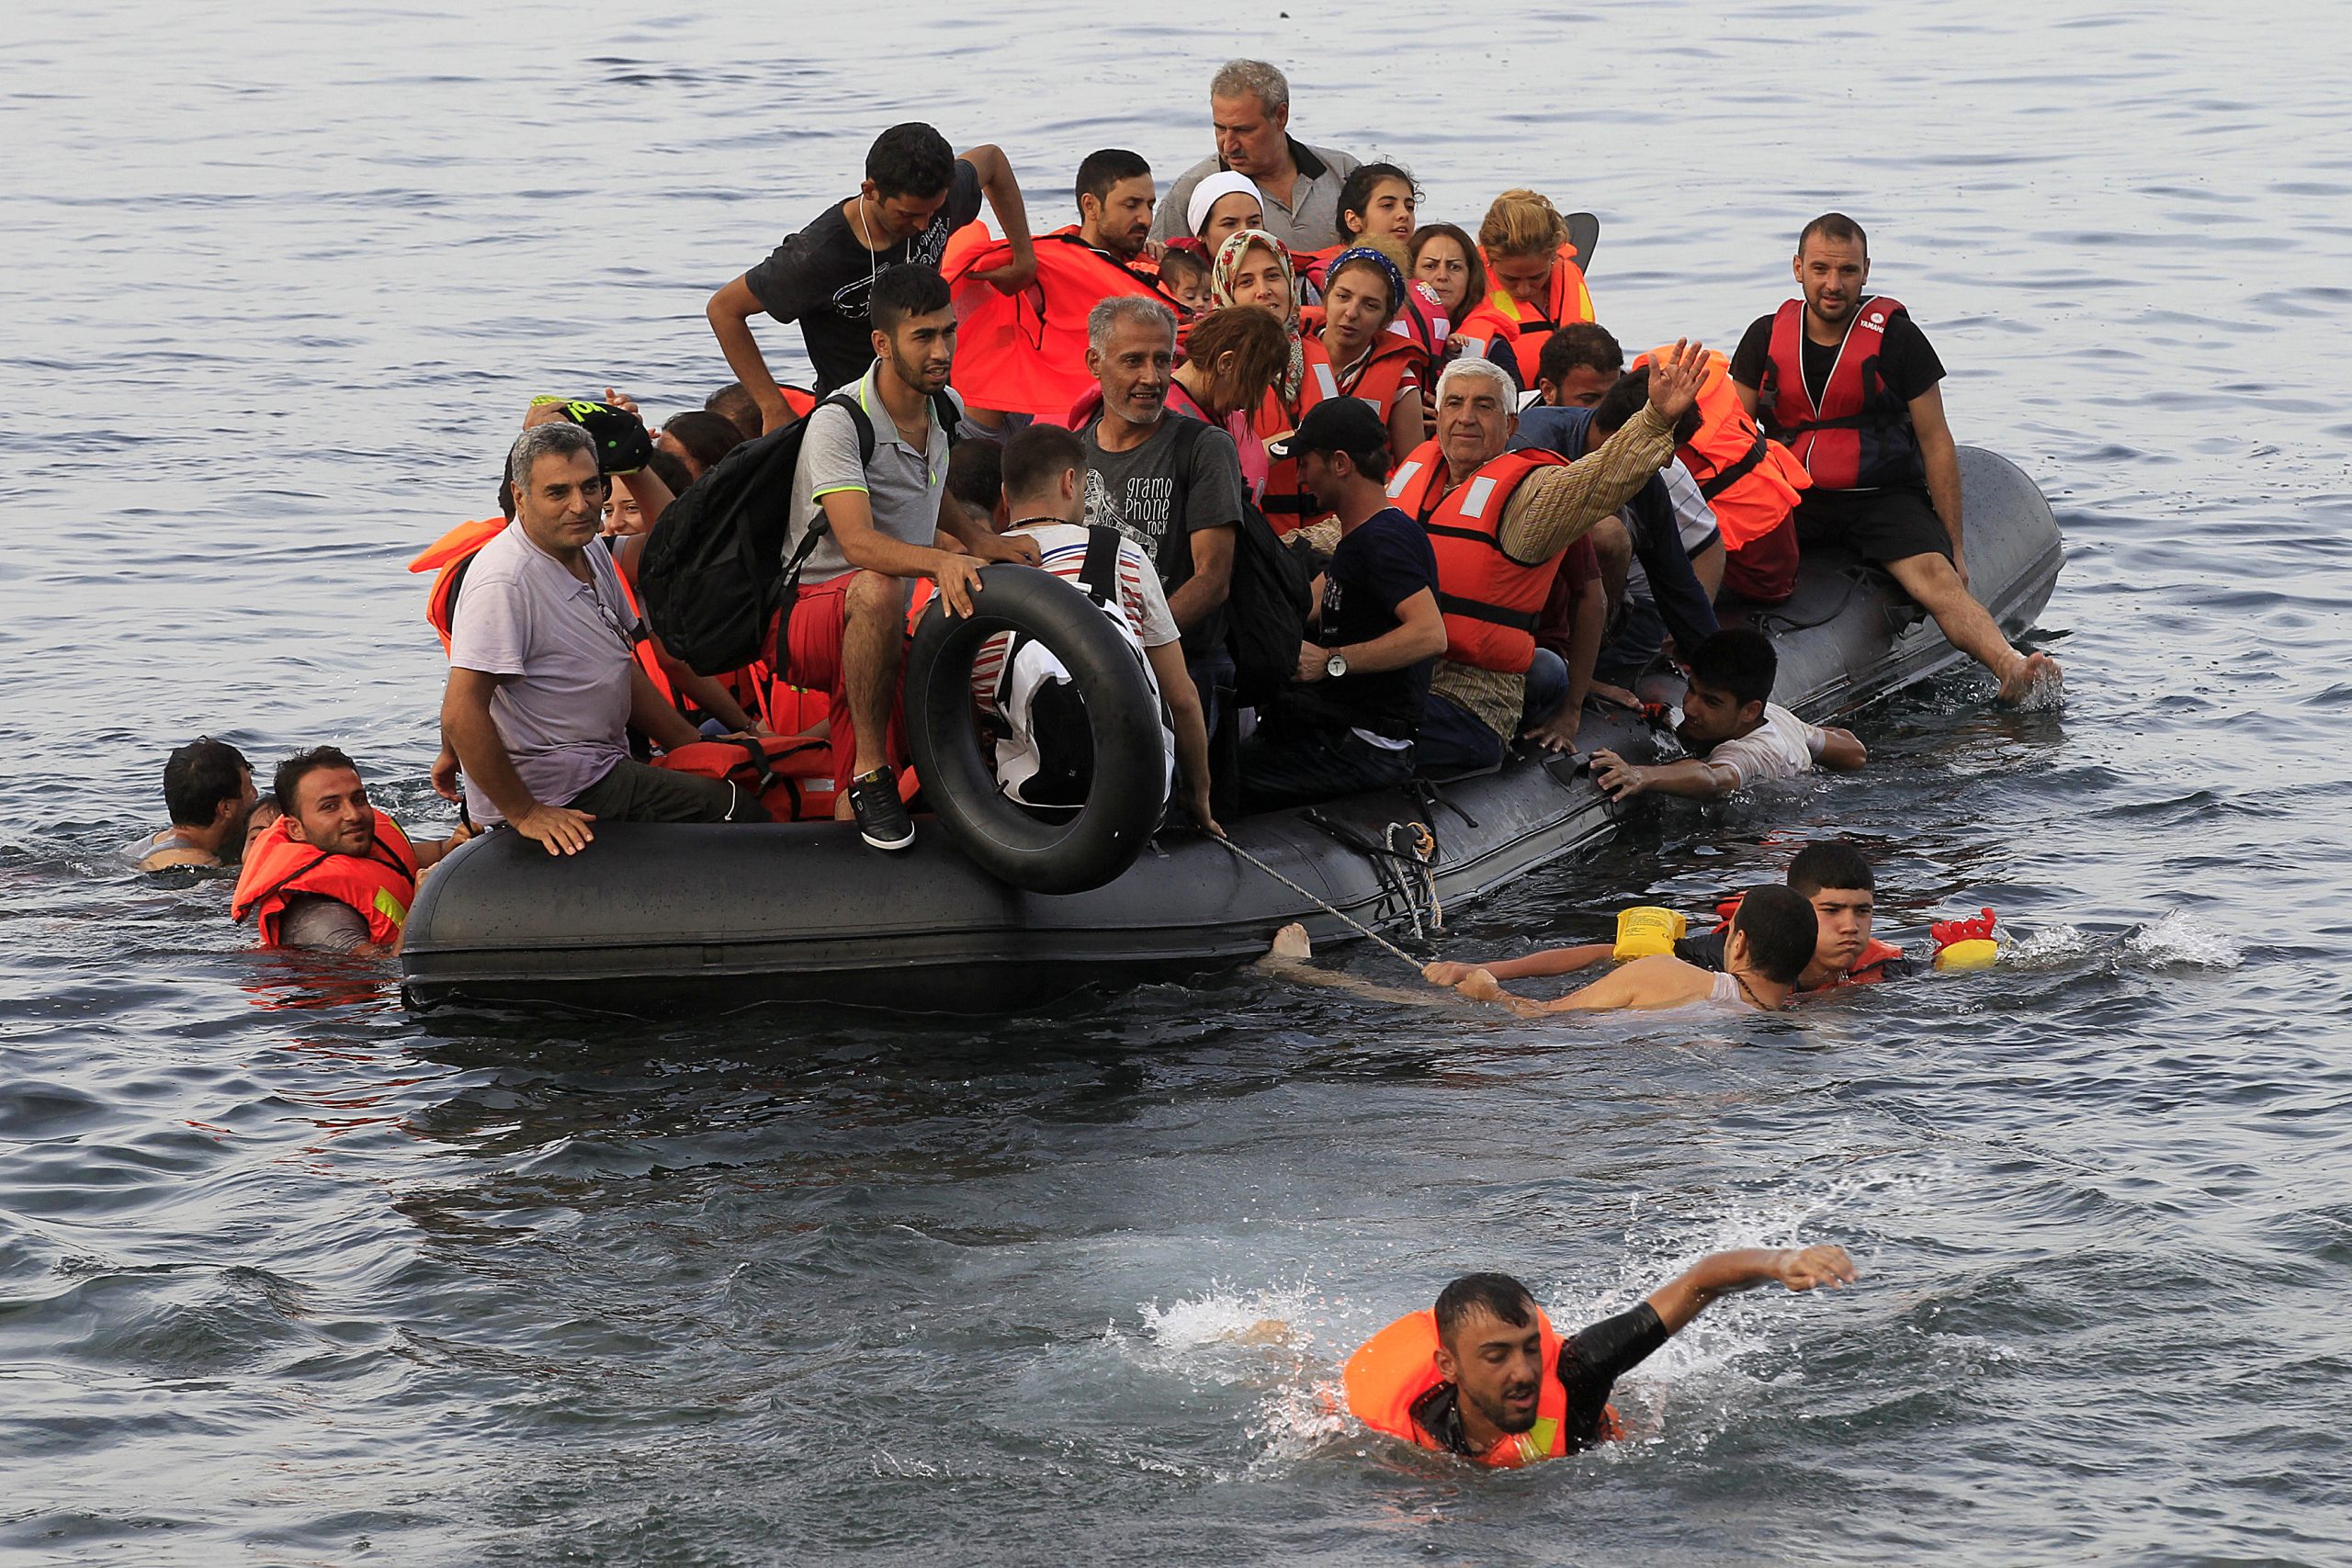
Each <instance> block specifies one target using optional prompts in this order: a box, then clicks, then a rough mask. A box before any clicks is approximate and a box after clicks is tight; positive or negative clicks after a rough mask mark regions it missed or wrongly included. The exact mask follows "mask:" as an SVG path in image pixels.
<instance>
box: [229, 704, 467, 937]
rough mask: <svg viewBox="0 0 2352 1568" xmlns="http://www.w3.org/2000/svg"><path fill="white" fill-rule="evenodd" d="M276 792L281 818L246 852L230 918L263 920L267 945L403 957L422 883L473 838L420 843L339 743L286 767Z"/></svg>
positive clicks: (259, 923)
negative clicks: (384, 806) (372, 794)
mask: <svg viewBox="0 0 2352 1568" xmlns="http://www.w3.org/2000/svg"><path fill="white" fill-rule="evenodd" d="M271 794H272V797H273V799H274V801H275V803H276V805H277V808H278V812H279V815H278V817H277V820H275V821H273V822H271V823H270V825H269V826H268V827H267V828H266V829H263V830H261V831H260V832H259V833H257V834H256V835H255V836H254V840H253V841H252V843H251V844H250V846H249V847H248V848H247V849H246V852H245V863H244V869H243V872H242V873H241V874H239V876H238V878H237V891H236V894H235V896H234V897H233V898H232V900H231V901H230V905H229V918H230V919H233V920H236V921H238V922H239V923H241V924H242V923H243V921H244V920H246V919H252V920H253V921H254V925H255V927H256V929H257V930H258V931H260V933H261V940H262V945H263V946H265V947H309V948H316V949H319V950H321V951H323V952H328V953H349V954H352V955H355V956H359V957H379V956H382V955H385V954H388V953H398V952H399V951H400V946H401V931H402V930H403V928H404V927H405V926H406V925H407V923H408V911H409V906H410V905H411V904H413V903H414V902H415V899H416V885H417V881H418V879H419V878H420V877H422V876H423V875H424V873H425V872H426V871H428V870H430V869H431V868H432V867H433V866H435V865H437V864H438V863H440V862H441V860H442V859H443V858H444V857H445V856H447V854H448V853H449V852H450V851H452V850H454V849H456V848H457V847H458V845H459V844H462V843H464V842H465V841H466V840H468V839H469V838H471V837H472V836H473V834H472V831H471V830H470V829H467V828H464V827H460V828H459V829H458V830H457V831H456V832H455V833H452V834H451V835H450V836H449V837H447V839H441V840H425V841H424V842H422V843H413V842H412V841H411V840H410V839H409V837H408V835H407V834H405V833H403V832H401V829H400V824H398V823H396V822H394V821H393V820H392V819H391V818H390V817H389V816H387V815H386V814H385V813H383V812H382V811H379V810H378V809H377V808H376V807H375V806H374V805H373V804H372V803H371V802H370V801H369V800H368V786H367V785H366V784H363V783H362V782H361V781H360V777H359V769H358V767H357V766H356V764H355V763H354V762H353V761H352V760H351V759H350V758H349V757H347V756H345V754H344V753H343V752H341V751H339V750H336V749H335V748H334V747H332V746H318V747H313V748H312V749H311V750H308V751H300V752H297V753H296V754H295V755H293V756H291V757H288V759H286V761H283V762H281V763H279V764H278V767H277V778H276V780H275V781H274V783H273V785H272V790H271Z"/></svg>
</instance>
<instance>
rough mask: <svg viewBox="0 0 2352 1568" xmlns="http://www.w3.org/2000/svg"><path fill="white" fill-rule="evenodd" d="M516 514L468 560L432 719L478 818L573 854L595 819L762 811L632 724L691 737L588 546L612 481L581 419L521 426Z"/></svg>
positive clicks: (602, 558)
mask: <svg viewBox="0 0 2352 1568" xmlns="http://www.w3.org/2000/svg"><path fill="white" fill-rule="evenodd" d="M506 477H507V481H508V483H509V484H510V485H511V486H512V487H513V489H514V494H515V526H514V527H511V528H508V529H506V530H505V531H504V532H503V533H502V534H500V535H499V536H497V537H496V538H494V539H492V541H491V542H490V543H489V544H487V545H485V546H483V547H482V548H481V553H480V554H479V555H477V556H476V557H475V558H474V560H473V564H472V566H471V567H470V568H469V570H468V571H467V574H466V587H465V592H464V593H463V595H461V596H460V597H459V599H458V612H457V617H456V621H455V624H454V625H453V626H452V627H451V629H450V637H449V685H448V690H447V694H445V695H444V696H443V698H442V702H441V727H442V731H443V733H444V734H445V735H446V736H447V739H448V743H449V746H450V748H451V749H452V750H454V751H455V752H456V753H457V759H458V766H459V768H460V769H462V770H463V772H464V773H465V781H466V806H467V809H468V811H469V813H470V815H471V817H472V819H473V821H474V822H475V823H476V824H478V825H481V826H485V827H487V826H492V825H494V824H497V823H502V822H503V823H504V824H505V825H506V826H507V827H510V828H512V829H515V831H516V832H518V833H520V834H522V835H523V836H524V837H525V838H526V839H532V840H537V842H539V843H541V844H544V845H546V846H547V851H548V853H549V854H576V853H578V852H580V851H581V850H582V848H584V847H585V846H586V845H587V843H588V842H589V840H591V839H593V838H594V836H595V834H594V830H593V829H591V827H590V826H589V824H591V823H592V822H594V821H596V820H598V819H600V818H601V819H603V820H605V821H607V822H720V821H739V822H740V821H764V820H766V816H767V814H766V813H765V812H764V811H763V810H762V809H761V807H760V805H759V803H758V802H757V801H756V800H754V799H752V797H751V796H749V795H742V794H741V793H740V792H738V791H737V790H736V789H735V787H734V786H733V785H732V784H728V783H726V782H725V781H723V780H718V779H706V778H698V777H695V775H693V774H690V773H673V772H671V771H669V770H667V769H663V768H654V767H648V766H647V765H646V764H644V763H642V762H639V761H635V760H633V759H632V758H631V757H630V756H629V754H628V730H629V728H631V727H632V726H634V727H635V728H637V729H638V730H639V732H641V733H642V734H644V735H645V737H646V738H647V739H650V740H651V741H652V742H653V744H654V745H656V746H659V747H662V749H664V750H667V749H670V748H673V747H677V746H684V745H688V744H691V743H692V742H694V741H695V740H698V739H701V736H700V735H699V733H698V732H697V731H696V730H695V728H694V726H693V725H691V724H688V723H687V722H686V720H685V719H684V717H683V716H680V714H679V713H678V710H677V709H676V708H674V707H673V706H672V705H670V703H669V702H668V701H667V700H666V699H664V698H663V697H662V694H661V693H660V692H658V691H657V690H655V689H654V686H653V683H652V682H650V681H649V680H648V679H647V678H646V675H645V671H643V670H642V669H641V668H639V665H638V662H637V660H636V659H635V658H634V657H632V652H633V649H634V648H635V646H636V643H637V640H638V639H639V637H643V636H644V635H645V630H644V627H643V626H642V625H641V624H640V623H639V620H638V618H637V616H636V615H635V613H634V612H633V611H631V610H630V608H629V605H628V599H627V598H625V597H624V596H623V594H622V592H621V585H620V579H619V576H618V575H617V574H616V571H615V570H614V567H613V560H612V557H611V555H610V553H609V552H607V551H605V550H602V549H591V548H589V546H590V545H592V544H594V541H595V538H596V534H597V531H598V529H599V528H600V527H601V526H602V525H603V520H604V506H605V487H606V485H607V484H608V483H609V482H610V481H609V480H608V479H606V478H605V475H604V473H603V471H602V470H601V468H600V467H599V465H598V463H597V458H596V443H595V441H594V438H593V437H592V436H591V435H590V434H589V433H588V432H587V431H585V430H583V429H582V428H581V427H580V426H579V425H577V424H572V423H563V422H561V421H551V422H548V423H538V424H533V425H531V426H530V427H529V428H527V429H526V430H525V431H524V432H523V434H522V437H521V439H519V440H517V441H516V442H515V448H514V451H513V452H512V453H511V454H510V455H509V456H508V458H507V463H506Z"/></svg>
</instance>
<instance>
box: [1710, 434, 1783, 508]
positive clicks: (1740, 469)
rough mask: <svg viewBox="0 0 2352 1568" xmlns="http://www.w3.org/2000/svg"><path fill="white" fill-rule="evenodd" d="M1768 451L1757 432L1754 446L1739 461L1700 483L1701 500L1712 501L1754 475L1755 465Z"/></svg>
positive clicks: (1762, 459)
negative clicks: (1750, 475)
mask: <svg viewBox="0 0 2352 1568" xmlns="http://www.w3.org/2000/svg"><path fill="white" fill-rule="evenodd" d="M1769 451H1770V448H1769V447H1767V446H1765V444H1764V436H1763V434H1762V433H1761V432H1760V431H1759V432H1758V434H1757V437H1756V444H1755V445H1754V446H1750V447H1748V449H1747V454H1746V455H1745V456H1743V457H1741V458H1740V459H1739V461H1737V462H1736V463H1734V464H1733V465H1732V466H1731V467H1729V468H1725V469H1724V470H1723V472H1721V473H1719V474H1717V475H1715V476H1714V477H1713V479H1703V480H1702V481H1701V482H1700V485H1699V494H1700V496H1701V498H1702V499H1703V500H1707V501H1713V500H1714V499H1715V497H1717V496H1719V495H1721V494H1723V492H1724V491H1727V490H1729V489H1731V487H1732V486H1734V485H1736V484H1737V483H1738V482H1739V481H1740V480H1742V479H1746V478H1747V476H1748V475H1749V474H1752V473H1754V472H1755V471H1756V468H1757V465H1758V464H1759V463H1761V462H1763V461H1764V458H1765V457H1766V455H1767V454H1768V452H1769Z"/></svg>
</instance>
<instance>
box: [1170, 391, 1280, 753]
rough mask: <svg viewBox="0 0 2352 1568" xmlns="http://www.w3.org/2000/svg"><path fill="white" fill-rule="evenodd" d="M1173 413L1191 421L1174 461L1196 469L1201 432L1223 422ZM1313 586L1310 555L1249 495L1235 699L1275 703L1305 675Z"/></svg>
mask: <svg viewBox="0 0 2352 1568" xmlns="http://www.w3.org/2000/svg"><path fill="white" fill-rule="evenodd" d="M1170 417H1172V418H1175V419H1179V420H1182V422H1183V423H1182V424H1179V425H1178V426H1177V428H1176V437H1175V439H1176V450H1175V463H1174V465H1173V466H1174V468H1176V470H1177V472H1178V473H1180V474H1189V473H1190V472H1191V468H1192V457H1193V443H1194V442H1195V441H1196V440H1197V439H1198V438H1199V436H1200V434H1201V432H1203V431H1204V430H1214V429H1216V428H1218V427H1217V426H1215V425H1211V424H1205V423H1202V422H1201V421H1199V420H1197V419H1193V418H1192V417H1191V416H1190V415H1186V414H1175V415H1171V416H1170ZM1171 537H1175V536H1171ZM1183 547H1186V548H1189V546H1183ZM1313 586H1314V584H1313V581H1312V580H1311V578H1310V577H1309V574H1308V572H1307V570H1306V563H1305V562H1304V561H1303V560H1302V559H1301V558H1300V557H1299V556H1298V555H1297V554H1296V553H1295V552H1294V551H1292V550H1291V549H1289V548H1288V547H1285V546H1284V545H1283V541H1282V537H1281V536H1279V535H1278V534H1276V533H1275V532H1274V530H1273V525H1272V524H1270V523H1268V522H1267V521H1266V514H1265V513H1263V512H1261V511H1260V510H1258V506H1257V503H1256V502H1252V501H1250V498H1249V497H1248V496H1247V495H1244V496H1243V497H1242V498H1241V524H1240V526H1238V528H1236V529H1235V530H1234V538H1233V576H1232V580H1231V582H1230V584H1229V586H1228V587H1227V589H1226V599H1225V626H1226V634H1225V640H1226V647H1227V649H1229V650H1230V651H1231V652H1232V654H1233V684H1234V696H1235V700H1236V701H1238V703H1239V704H1240V705H1242V706H1244V707H1264V706H1266V705H1269V704H1271V703H1272V701H1273V700H1274V698H1275V697H1276V696H1277V695H1278V694H1280V693H1281V692H1282V690H1283V687H1285V686H1287V685H1289V684H1290V682H1291V681H1292V680H1293V679H1294V678H1295V676H1296V675H1297V673H1298V645H1299V644H1300V643H1302V642H1304V641H1306V617H1307V615H1308V612H1309V611H1311V610H1312V609H1313V608H1314V599H1313V594H1312V592H1311V590H1312V588H1313Z"/></svg>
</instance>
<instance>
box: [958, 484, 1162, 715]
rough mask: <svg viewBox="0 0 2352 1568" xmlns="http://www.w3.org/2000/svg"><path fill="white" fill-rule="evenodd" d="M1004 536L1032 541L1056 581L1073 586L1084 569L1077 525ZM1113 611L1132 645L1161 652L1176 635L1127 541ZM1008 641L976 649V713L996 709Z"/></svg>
mask: <svg viewBox="0 0 2352 1568" xmlns="http://www.w3.org/2000/svg"><path fill="white" fill-rule="evenodd" d="M1007 532H1008V533H1012V534H1019V535H1021V536H1023V537H1025V538H1030V539H1034V540H1035V541H1036V544H1037V553H1038V554H1039V555H1040V556H1042V557H1044V560H1043V561H1042V562H1041V563H1040V564H1042V565H1043V566H1044V567H1045V569H1046V570H1047V571H1050V572H1052V573H1053V574H1054V575H1055V576H1056V577H1061V578H1067V579H1069V581H1071V582H1073V583H1075V582H1077V581H1078V580H1079V574H1080V572H1082V571H1083V570H1085V569H1086V546H1087V540H1088V537H1089V535H1088V531H1087V529H1086V528H1085V527H1084V526H1083V525H1080V524H1077V523H1056V522H1045V523H1024V524H1023V525H1020V526H1018V527H1015V528H1012V529H1008V530H1007ZM1119 608H1120V609H1121V610H1122V611H1124V612H1125V615H1126V617H1127V625H1128V626H1129V627H1130V628H1131V629H1132V630H1133V631H1134V632H1135V634H1136V640H1138V641H1139V642H1141V643H1142V644H1143V645H1144V647H1146V648H1163V647H1165V646H1167V645H1168V644H1169V643H1171V642H1174V641H1176V640H1177V638H1178V637H1179V636H1180V635H1181V634H1179V633H1178V631H1177V629H1176V617H1175V616H1173V615H1170V614H1169V613H1168V595H1167V593H1166V592H1165V591H1163V590H1162V589H1161V588H1160V586H1159V572H1157V571H1155V570H1152V565H1151V562H1150V561H1149V560H1148V559H1147V558H1145V556H1144V553H1143V548H1142V547H1140V546H1139V545H1137V544H1136V542H1135V541H1134V540H1133V539H1128V538H1122V539H1121V540H1120V541H1119ZM1011 642H1012V633H1010V632H999V633H998V634H997V635H996V636H994V637H990V638H989V640H988V641H987V642H985V643H983V644H981V645H980V652H979V657H978V658H977V659H975V660H972V691H973V694H975V695H976V696H978V698H979V700H980V705H981V706H982V707H987V708H993V707H994V706H995V705H996V686H997V681H998V678H999V677H1001V675H1002V674H1003V673H1004V650H1005V649H1006V648H1007V647H1008V646H1010V644H1011Z"/></svg>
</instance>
